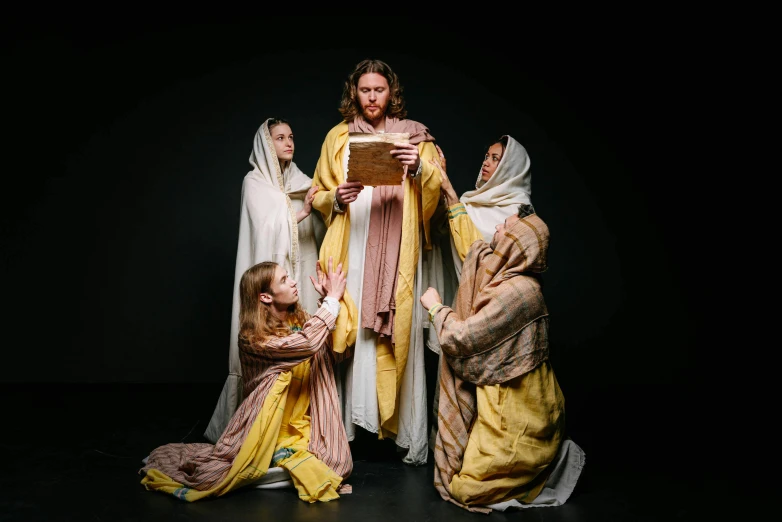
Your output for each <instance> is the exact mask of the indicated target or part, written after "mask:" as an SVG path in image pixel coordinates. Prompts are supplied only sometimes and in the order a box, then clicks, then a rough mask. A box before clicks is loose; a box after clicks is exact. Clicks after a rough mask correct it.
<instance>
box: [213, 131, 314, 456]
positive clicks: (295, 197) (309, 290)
mask: <svg viewBox="0 0 782 522" xmlns="http://www.w3.org/2000/svg"><path fill="white" fill-rule="evenodd" d="M250 165H251V166H252V170H251V171H250V172H248V173H247V174H246V175H245V177H244V181H243V183H242V202H241V213H240V217H239V241H238V246H237V250H236V267H235V270H234V291H233V306H232V308H231V336H230V339H229V350H228V369H229V374H228V378H227V379H226V381H225V384H224V385H223V390H222V392H221V394H220V398H219V399H218V401H217V406H216V407H215V410H214V413H213V414H212V418H211V420H210V421H209V425H208V426H207V428H206V431H205V432H204V437H206V438H207V439H208V440H210V441H211V442H212V443H215V442H216V441H217V439H218V438H220V435H221V434H222V433H223V430H224V429H225V427H226V426H227V425H228V421H230V420H231V417H232V416H233V414H234V413H235V412H236V409H237V408H238V406H239V404H241V402H242V400H243V398H244V397H243V394H242V389H243V386H244V383H243V381H242V367H241V363H240V362H239V346H238V338H239V281H240V280H241V277H242V274H244V272H245V271H246V270H247V269H248V268H250V267H251V266H253V265H255V264H257V263H260V262H263V261H274V262H275V263H278V264H279V265H281V266H283V267H284V268H285V269H286V270H287V271H288V274H290V276H291V277H292V278H293V279H294V280H295V281H296V282H297V283H298V287H299V296H300V302H301V304H302V307H304V309H305V310H307V311H308V312H309V313H311V314H315V312H316V311H317V309H318V305H317V301H318V298H319V297H320V296H319V295H318V293H317V292H316V291H315V289H314V288H313V286H312V283H311V282H310V280H309V277H308V276H309V275H310V274H315V264H316V263H317V261H318V253H319V248H320V241H321V240H322V239H323V235H324V234H325V225H324V224H323V221H322V218H321V217H320V215H319V214H318V212H312V213H311V214H310V215H309V216H308V217H306V218H305V219H303V220H302V221H301V222H300V223H298V224H297V223H296V213H297V212H298V211H299V210H301V209H302V208H303V206H304V197H305V196H306V194H307V191H308V190H309V189H310V187H311V186H312V178H310V177H309V176H307V175H306V174H304V173H303V172H302V171H301V170H299V168H298V167H297V166H296V164H295V163H294V162H292V161H291V163H290V165H288V167H287V168H286V169H285V171H284V172H281V171H280V163H279V160H278V159H277V154H276V152H275V149H274V143H273V142H272V139H271V136H270V134H269V128H268V120H266V121H264V122H263V125H261V127H260V128H259V129H258V132H256V134H255V140H254V142H253V151H252V153H251V154H250Z"/></svg>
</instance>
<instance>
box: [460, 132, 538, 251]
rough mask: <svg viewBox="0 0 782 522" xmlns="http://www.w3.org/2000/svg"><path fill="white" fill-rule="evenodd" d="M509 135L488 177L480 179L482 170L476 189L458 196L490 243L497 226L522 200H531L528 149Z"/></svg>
mask: <svg viewBox="0 0 782 522" xmlns="http://www.w3.org/2000/svg"><path fill="white" fill-rule="evenodd" d="M507 138H508V145H507V147H505V153H504V154H503V155H502V159H501V160H500V163H499V165H497V170H496V171H494V174H492V176H491V178H489V181H486V182H484V181H483V180H482V179H481V173H480V170H479V171H478V179H477V180H476V182H475V190H468V191H467V192H465V193H464V194H462V197H461V198H459V201H461V202H462V203H463V204H464V208H465V209H466V210H467V214H468V215H469V216H470V219H472V222H473V223H475V226H476V227H478V230H480V232H481V234H482V235H483V239H484V240H485V241H486V242H487V243H491V240H492V237H493V236H494V227H495V226H497V225H498V224H499V223H502V222H503V221H505V218H507V217H508V216H511V215H513V214H516V213H518V210H519V204H520V203H527V204H532V201H531V199H530V198H531V196H532V179H531V177H532V174H531V173H530V160H529V156H528V155H527V150H526V149H525V148H524V146H523V145H522V144H521V143H519V142H518V141H516V140H514V139H513V138H512V137H510V136H507Z"/></svg>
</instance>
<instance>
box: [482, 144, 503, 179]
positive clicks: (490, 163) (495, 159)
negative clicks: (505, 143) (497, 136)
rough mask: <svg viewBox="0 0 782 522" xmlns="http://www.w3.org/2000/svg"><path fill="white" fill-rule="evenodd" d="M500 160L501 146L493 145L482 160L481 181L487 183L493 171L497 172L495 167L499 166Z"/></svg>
mask: <svg viewBox="0 0 782 522" xmlns="http://www.w3.org/2000/svg"><path fill="white" fill-rule="evenodd" d="M501 159H502V144H501V143H495V144H494V145H492V146H491V147H489V151H488V152H487V153H486V157H485V158H483V164H482V165H481V179H482V180H483V181H489V178H491V176H492V174H494V171H495V170H497V165H499V164H500V160H501Z"/></svg>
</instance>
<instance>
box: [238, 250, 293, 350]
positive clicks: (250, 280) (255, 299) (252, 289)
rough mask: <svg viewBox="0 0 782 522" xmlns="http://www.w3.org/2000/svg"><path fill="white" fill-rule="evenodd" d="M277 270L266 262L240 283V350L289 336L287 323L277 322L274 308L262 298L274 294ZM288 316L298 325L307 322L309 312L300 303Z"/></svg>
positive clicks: (251, 271)
mask: <svg viewBox="0 0 782 522" xmlns="http://www.w3.org/2000/svg"><path fill="white" fill-rule="evenodd" d="M278 266H279V265H278V264H277V263H274V262H272V261H264V262H262V263H258V264H257V265H253V266H251V267H250V268H248V269H247V270H246V271H245V272H244V274H242V279H241V280H240V282H239V346H242V345H243V344H253V343H257V342H263V340H264V339H266V338H267V337H271V336H278V337H285V336H286V335H289V334H290V327H289V326H288V323H285V322H283V321H280V320H279V319H278V318H276V317H275V316H274V315H273V314H272V313H271V305H270V304H266V303H264V302H263V301H261V298H260V295H261V294H262V293H266V294H272V291H271V285H272V281H273V280H274V274H275V273H276V270H277V267H278ZM272 295H274V294H272ZM288 313H289V314H290V315H292V316H293V317H290V319H292V320H293V321H294V322H297V323H298V324H299V325H303V324H304V323H305V322H306V321H307V317H306V312H305V311H304V309H303V308H302V307H301V304H299V302H296V303H295V304H293V305H291V307H290V308H289V309H288Z"/></svg>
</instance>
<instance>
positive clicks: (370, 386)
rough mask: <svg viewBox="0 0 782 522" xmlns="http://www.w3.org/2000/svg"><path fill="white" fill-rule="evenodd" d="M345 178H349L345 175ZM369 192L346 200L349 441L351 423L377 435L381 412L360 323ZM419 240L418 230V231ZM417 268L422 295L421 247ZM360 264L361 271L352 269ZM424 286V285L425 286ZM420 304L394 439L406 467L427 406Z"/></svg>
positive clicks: (372, 341) (419, 439)
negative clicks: (350, 309)
mask: <svg viewBox="0 0 782 522" xmlns="http://www.w3.org/2000/svg"><path fill="white" fill-rule="evenodd" d="M349 147H350V146H349V145H348V152H347V153H346V154H345V155H344V157H343V158H342V167H343V171H346V170H347V161H348V157H349V156H350V152H349ZM345 179H348V177H347V176H346V177H345ZM372 190H373V188H372V187H370V186H366V187H364V190H362V191H361V193H360V194H359V196H358V198H357V199H356V201H354V202H352V203H351V204H350V244H349V246H348V263H349V266H350V267H351V269H350V270H349V271H348V278H347V290H348V293H349V294H350V295H351V296H352V297H353V299H354V301H355V303H356V306H357V308H358V314H359V316H358V324H359V328H358V332H357V334H356V344H355V347H354V351H353V357H351V358H350V359H348V360H346V361H345V363H344V364H345V365H346V366H347V368H346V371H345V373H344V376H343V382H342V383H341V384H342V387H341V388H342V389H341V395H342V403H343V410H342V411H343V421H344V424H345V430H346V431H347V434H348V440H353V439H354V438H355V432H356V430H355V426H356V425H357V426H361V427H362V428H364V429H365V430H367V431H370V432H372V433H377V432H378V430H379V427H380V413H379V410H378V403H377V374H376V371H377V360H376V342H377V334H376V333H375V332H374V331H373V330H371V329H369V328H362V327H361V326H360V325H361V308H362V307H361V291H362V287H363V282H364V257H365V253H366V244H367V234H368V231H369V215H370V211H371V206H372ZM420 237H421V238H423V237H424V236H423V231H422V232H421V235H420ZM419 251H420V252H421V254H419V258H418V269H417V270H416V293H415V294H414V295H416V296H419V295H421V293H423V290H422V289H421V288H420V286H421V284H420V281H421V277H419V274H421V273H422V271H421V263H422V257H423V256H422V253H423V252H424V249H423V246H421V248H420V250H419ZM357 267H360V270H358V269H356V268H357ZM425 288H426V287H424V289H425ZM425 324H426V322H425V321H423V320H422V314H421V307H420V306H415V307H413V325H412V328H411V331H410V347H409V351H408V357H407V364H406V366H405V372H404V375H403V377H402V384H401V391H400V393H399V403H398V406H397V407H398V409H399V424H398V428H399V432H398V433H397V435H396V437H395V438H394V442H395V443H396V445H397V446H400V447H403V448H407V449H408V451H407V454H406V455H405V457H404V458H403V462H405V463H407V464H411V465H422V464H425V463H426V460H427V450H428V442H427V408H426V376H425V371H424V349H425V345H424V338H423V328H424V325H425Z"/></svg>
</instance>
